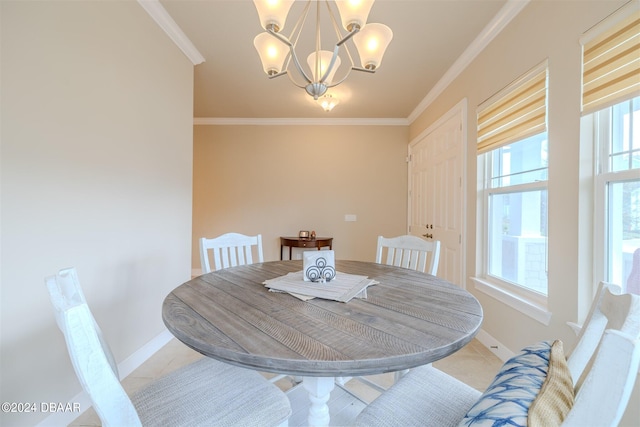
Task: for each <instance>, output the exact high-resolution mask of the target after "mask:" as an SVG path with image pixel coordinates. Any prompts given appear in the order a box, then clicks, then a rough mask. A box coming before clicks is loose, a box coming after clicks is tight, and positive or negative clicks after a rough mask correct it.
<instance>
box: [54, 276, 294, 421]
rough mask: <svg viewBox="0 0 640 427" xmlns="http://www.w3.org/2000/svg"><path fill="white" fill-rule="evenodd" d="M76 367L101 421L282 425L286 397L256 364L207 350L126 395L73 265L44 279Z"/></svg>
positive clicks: (288, 410) (285, 417) (288, 411)
mask: <svg viewBox="0 0 640 427" xmlns="http://www.w3.org/2000/svg"><path fill="white" fill-rule="evenodd" d="M45 282H46V285H47V288H48V290H49V295H50V297H51V302H52V304H53V307H54V312H55V317H56V322H57V324H58V327H59V328H60V330H61V331H62V333H63V335H64V338H65V341H66V343H67V350H68V352H69V356H70V358H71V362H72V365H73V368H74V370H75V372H76V375H77V377H78V379H79V380H80V383H81V385H82V388H83V389H84V391H85V392H86V393H87V394H88V395H89V397H90V398H91V401H92V403H93V407H94V409H95V411H96V413H97V414H98V416H99V417H100V420H101V421H102V424H103V425H104V426H142V425H144V426H197V425H202V426H205V425H206V426H213V425H215V426H228V425H261V426H277V425H281V426H286V425H287V424H288V418H289V416H290V415H291V406H290V404H289V400H288V398H287V396H286V395H285V394H284V393H283V392H282V391H281V390H280V389H278V387H276V386H275V385H273V384H271V383H270V382H268V381H267V380H266V379H265V378H264V377H262V376H261V375H260V374H258V373H257V372H255V371H251V370H248V369H243V368H239V367H236V366H232V365H228V364H226V363H222V362H219V361H216V360H213V359H210V358H208V357H203V358H201V359H199V360H197V361H195V362H193V363H191V364H188V365H186V366H183V367H181V368H178V369H177V370H175V371H173V372H171V373H169V374H167V375H166V376H164V377H162V378H159V379H157V380H155V381H153V382H151V383H149V384H148V385H146V386H144V387H142V388H141V389H140V390H139V391H137V392H135V393H134V394H132V395H131V397H129V396H128V395H127V393H126V392H125V390H124V388H123V387H122V385H121V383H120V380H119V377H118V373H117V368H116V366H115V365H112V364H111V363H110V361H111V360H114V359H113V356H112V355H111V351H110V349H109V347H108V346H107V344H106V340H104V338H103V337H102V334H101V332H99V328H97V323H96V321H95V319H94V317H93V315H92V314H91V310H90V309H89V306H88V305H87V303H86V300H85V298H84V295H83V293H82V289H81V287H80V282H79V281H78V276H77V273H76V270H75V269H74V268H69V269H64V270H60V271H59V272H58V274H56V275H55V276H50V277H47V278H46V279H45Z"/></svg>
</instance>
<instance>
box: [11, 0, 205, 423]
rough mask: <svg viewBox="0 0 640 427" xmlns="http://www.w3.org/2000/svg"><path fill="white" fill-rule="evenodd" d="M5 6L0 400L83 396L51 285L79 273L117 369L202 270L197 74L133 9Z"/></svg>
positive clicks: (21, 418)
mask: <svg viewBox="0 0 640 427" xmlns="http://www.w3.org/2000/svg"><path fill="white" fill-rule="evenodd" d="M0 11H1V12H0V13H1V19H2V21H1V25H2V27H1V30H2V33H1V37H0V38H1V43H2V45H1V48H2V69H1V71H2V74H1V84H2V101H1V102H2V104H1V107H2V122H1V126H2V128H1V129H2V133H1V138H2V139H1V144H2V146H1V148H2V159H1V180H2V181H1V183H2V193H1V195H2V217H1V218H2V223H1V236H2V237H1V238H2V241H1V244H2V254H1V257H2V258H1V266H2V272H1V279H2V282H1V285H0V289H1V297H0V300H1V310H0V311H1V323H2V333H1V359H2V360H1V365H0V383H1V387H0V393H1V397H0V401H2V402H37V403H38V404H39V402H62V403H66V402H72V399H73V397H74V396H76V394H78V393H80V391H81V387H80V385H79V383H78V381H77V380H76V377H75V374H74V373H73V370H72V368H71V364H70V362H69V357H68V355H67V350H66V347H65V344H64V340H63V337H62V334H61V333H60V332H59V330H58V329H57V327H56V324H55V320H54V316H53V310H52V308H51V303H50V302H49V297H48V293H47V291H46V288H45V285H44V277H45V276H47V275H51V274H54V273H55V272H56V271H57V270H58V269H60V268H64V267H69V266H75V267H77V269H78V272H79V275H80V280H81V282H82V283H83V288H84V291H85V295H86V297H87V299H88V301H89V304H90V305H91V308H92V309H93V311H94V314H95V316H96V318H97V320H98V322H99V323H100V325H101V326H102V329H103V331H104V333H105V335H106V337H107V339H108V341H109V342H110V344H111V345H112V349H113V351H114V353H115V356H116V359H117V360H118V362H122V361H123V360H124V359H126V358H127V357H129V356H130V355H131V354H132V353H134V352H135V351H137V350H139V349H140V348H141V347H143V346H144V345H145V344H146V343H147V342H149V341H150V340H152V339H153V338H154V337H156V336H157V335H158V334H160V333H161V332H162V331H164V329H165V328H164V326H163V323H162V320H161V314H160V307H161V304H162V300H163V298H164V297H165V296H166V294H167V293H168V292H169V291H170V290H171V289H172V288H173V287H175V286H176V285H178V284H179V283H181V282H183V281H185V280H187V279H188V278H189V274H190V256H191V252H190V251H191V247H190V241H191V205H192V204H191V187H192V186H191V184H192V183H191V180H192V133H193V130H192V129H193V127H192V123H193V111H192V105H193V65H192V64H191V63H190V62H189V61H188V60H187V59H186V58H185V57H184V55H183V54H182V53H181V52H180V51H179V50H178V49H177V48H176V47H175V45H174V44H173V43H172V42H171V41H170V40H169V38H168V37H167V36H166V35H165V34H164V33H163V32H162V31H161V30H159V28H158V27H157V25H156V24H155V23H154V22H153V21H152V20H151V18H150V17H149V16H148V15H147V14H146V12H144V10H143V9H142V8H141V7H140V6H139V5H138V4H137V3H136V2H133V1H127V2H124V1H123V2H120V1H116V2H114V1H108V2H105V1H100V2H95V1H94V2H78V1H68V2H61V1H55V2H53V1H47V2H45V1H42V2H25V1H18V2H13V1H7V0H2V1H1V2H0ZM46 416H47V414H42V413H36V414H22V415H20V414H6V413H2V414H1V415H0V424H2V425H3V426H12V425H35V424H37V423H38V422H39V421H41V420H42V419H43V418H45V417H46Z"/></svg>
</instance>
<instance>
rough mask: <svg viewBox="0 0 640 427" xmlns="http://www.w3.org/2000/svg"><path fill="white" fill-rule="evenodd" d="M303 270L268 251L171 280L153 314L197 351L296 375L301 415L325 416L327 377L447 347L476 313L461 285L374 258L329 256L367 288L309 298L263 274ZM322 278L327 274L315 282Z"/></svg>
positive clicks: (464, 336)
mask: <svg viewBox="0 0 640 427" xmlns="http://www.w3.org/2000/svg"><path fill="white" fill-rule="evenodd" d="M300 270H302V261H299V260H298V261H274V262H265V263H258V264H251V265H245V266H241V267H232V268H226V269H222V270H217V271H214V272H211V273H208V274H204V275H202V276H199V277H195V278H193V279H192V280H190V281H188V282H186V283H184V284H182V285H180V286H178V287H177V288H175V289H174V290H173V291H172V292H171V293H170V294H169V295H168V296H167V297H166V298H165V300H164V303H163V307H162V317H163V320H164V323H165V325H166V326H167V328H168V329H169V331H171V333H172V334H173V335H174V336H175V337H176V338H178V339H179V340H180V341H182V342H183V343H185V344H186V345H187V346H189V347H191V348H193V349H194V350H196V351H198V352H200V353H202V354H204V355H205V356H208V357H212V358H214V359H217V360H220V361H223V362H226V363H230V364H233V365H237V366H242V367H245V368H250V369H255V370H257V371H266V372H274V373H280V374H289V375H293V376H301V377H303V386H304V387H305V389H306V390H307V392H308V393H309V397H310V399H311V402H312V404H311V407H310V409H309V425H312V426H321V425H328V424H329V410H328V407H327V405H326V402H327V401H328V399H329V395H330V392H331V390H332V389H333V387H334V384H335V377H348V376H362V375H372V374H381V373H386V372H397V371H402V370H405V369H410V368H413V367H416V366H421V365H425V364H428V363H431V362H434V361H436V360H439V359H441V358H443V357H446V356H448V355H450V354H452V353H454V352H455V351H457V350H459V349H460V348H462V347H463V346H464V345H465V344H467V343H468V342H469V341H471V339H473V337H474V336H475V335H476V333H477V332H478V330H479V328H480V325H481V323H482V307H481V306H480V303H479V302H478V300H477V299H476V298H475V297H474V296H473V295H471V294H470V293H469V292H467V291H465V290H464V289H461V288H460V287H458V286H455V285H453V284H451V283H448V282H447V281H445V280H443V279H440V278H438V277H435V276H432V275H429V274H425V273H421V272H417V271H414V270H409V269H405V268H400V267H393V266H388V265H383V264H377V263H372V262H361V261H336V270H337V271H338V274H340V273H341V272H342V273H348V274H356V275H364V276H368V277H369V278H370V279H373V280H375V281H376V282H377V283H376V284H375V285H372V286H369V287H368V288H367V292H366V294H367V296H366V298H353V299H351V300H350V301H349V302H346V303H344V302H338V301H332V300H326V299H320V298H315V299H311V300H308V301H303V300H301V299H298V298H296V297H294V296H292V295H290V294H288V293H282V292H270V291H269V289H267V288H266V287H265V285H264V284H263V282H264V281H265V280H268V279H274V278H277V277H280V276H283V275H286V274H287V273H290V272H296V271H300ZM318 286H331V282H329V283H326V284H318Z"/></svg>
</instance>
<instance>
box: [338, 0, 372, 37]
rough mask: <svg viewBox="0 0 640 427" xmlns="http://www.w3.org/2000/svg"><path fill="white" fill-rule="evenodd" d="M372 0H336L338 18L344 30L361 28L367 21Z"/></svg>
mask: <svg viewBox="0 0 640 427" xmlns="http://www.w3.org/2000/svg"><path fill="white" fill-rule="evenodd" d="M373 2H374V0H336V6H338V12H340V19H341V20H342V26H343V27H344V29H345V30H347V31H351V30H352V29H353V27H354V26H355V27H357V28H362V27H364V25H365V24H366V23H367V18H368V17H369V12H370V11H371V6H373Z"/></svg>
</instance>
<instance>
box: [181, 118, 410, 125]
mask: <svg viewBox="0 0 640 427" xmlns="http://www.w3.org/2000/svg"><path fill="white" fill-rule="evenodd" d="M193 124H194V126H271V125H273V126H408V125H409V121H408V120H407V119H372V118H362V119H339V118H334V119H311V118H270V119H257V118H255V119H254V118H234V117H228V118H224V117H195V118H194V119H193Z"/></svg>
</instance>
